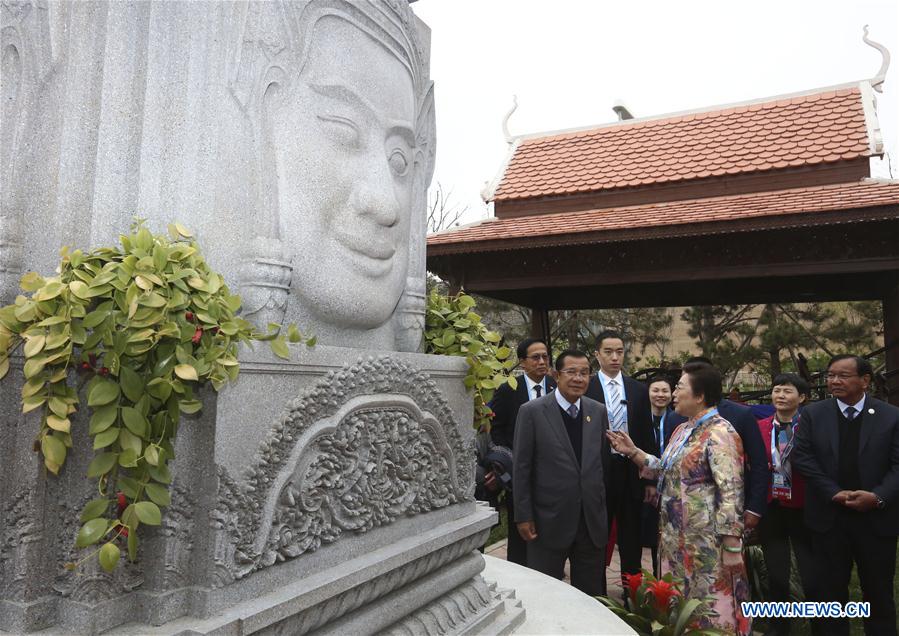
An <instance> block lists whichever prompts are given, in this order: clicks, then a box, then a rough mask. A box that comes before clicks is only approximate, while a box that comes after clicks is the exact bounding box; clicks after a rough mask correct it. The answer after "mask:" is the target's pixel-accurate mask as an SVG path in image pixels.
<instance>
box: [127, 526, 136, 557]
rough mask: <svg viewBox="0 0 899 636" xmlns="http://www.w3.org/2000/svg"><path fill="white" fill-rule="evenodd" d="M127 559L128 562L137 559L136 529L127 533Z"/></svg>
mask: <svg viewBox="0 0 899 636" xmlns="http://www.w3.org/2000/svg"><path fill="white" fill-rule="evenodd" d="M128 559H129V560H130V561H135V560H136V559H137V528H134V529H130V530H129V532H128Z"/></svg>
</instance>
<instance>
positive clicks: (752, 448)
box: [665, 356, 771, 533]
mask: <svg viewBox="0 0 899 636" xmlns="http://www.w3.org/2000/svg"><path fill="white" fill-rule="evenodd" d="M689 362H705V363H706V364H712V362H711V361H710V360H709V359H708V358H704V357H702V356H696V357H693V358H690V359H689V360H687V362H686V363H685V364H687V363H689ZM718 413H719V415H721V417H723V418H724V419H726V420H727V421H728V422H730V423H731V426H733V427H734V430H735V431H737V435H739V436H740V439H741V440H742V442H743V452H744V453H745V455H746V462H747V463H748V466H747V467H746V470H745V471H744V473H743V474H744V477H743V491H744V493H745V494H744V497H743V527H744V528H745V530H746V532H747V533H749V532H752V531H753V530H754V529H755V528H756V527H757V526H758V525H759V521H761V520H762V515H763V514H765V509H766V508H767V507H768V486H769V485H770V481H771V471H770V470H769V469H768V455H767V453H766V452H765V442H764V441H763V440H762V434H761V433H760V432H759V426H758V421H757V420H756V419H755V416H754V415H753V414H752V409H750V408H749V407H748V406H745V405H743V404H738V403H736V402H731V401H730V400H721V401H720V402H719V403H718ZM665 419H666V421H665V434H666V435H667V436H668V437H669V438H670V437H671V434H672V433H673V432H674V429H676V428H677V427H678V426H680V425H681V424H682V423H683V422H685V421H686V418H684V417H682V416H680V415H678V414H677V413H676V412H672V413H671V415H670V416H669V417H667V418H665ZM669 420H670V421H669ZM666 444H667V440H666Z"/></svg>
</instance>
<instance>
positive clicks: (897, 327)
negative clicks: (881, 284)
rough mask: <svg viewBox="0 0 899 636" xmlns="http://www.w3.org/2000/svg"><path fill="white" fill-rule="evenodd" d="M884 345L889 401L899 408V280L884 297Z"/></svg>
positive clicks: (894, 282) (888, 286)
mask: <svg viewBox="0 0 899 636" xmlns="http://www.w3.org/2000/svg"><path fill="white" fill-rule="evenodd" d="M883 344H884V346H885V347H886V352H885V354H884V357H885V359H886V374H887V382H886V385H887V399H888V400H889V402H890V404H894V405H896V406H899V278H897V279H894V280H893V281H892V285H887V292H886V293H885V294H884V296H883Z"/></svg>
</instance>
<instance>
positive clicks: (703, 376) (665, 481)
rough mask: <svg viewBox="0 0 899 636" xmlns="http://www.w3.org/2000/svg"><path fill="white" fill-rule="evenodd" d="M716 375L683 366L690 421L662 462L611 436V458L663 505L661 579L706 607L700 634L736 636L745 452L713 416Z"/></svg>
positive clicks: (684, 406) (742, 623) (745, 590)
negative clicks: (626, 461)
mask: <svg viewBox="0 0 899 636" xmlns="http://www.w3.org/2000/svg"><path fill="white" fill-rule="evenodd" d="M720 400H721V375H720V374H719V373H718V371H717V370H716V369H715V368H714V367H713V366H711V365H709V364H706V363H704V362H693V363H688V364H686V365H685V366H684V374H683V375H682V376H681V379H680V381H679V382H678V384H677V387H675V390H674V402H675V410H676V411H677V412H678V413H679V414H681V415H683V416H684V417H688V418H689V419H688V420H687V421H686V422H684V423H683V424H681V425H680V426H679V427H678V428H677V429H676V430H675V431H674V433H673V434H672V436H671V440H670V441H669V442H668V446H666V447H665V452H664V453H663V454H662V457H661V458H658V457H654V456H652V455H649V454H648V453H645V452H643V451H642V450H640V449H639V448H637V447H636V446H635V445H634V443H633V442H632V441H631V439H630V438H629V437H628V436H627V434H626V433H619V432H609V433H608V436H609V441H610V442H611V444H612V446H613V447H614V448H615V450H616V451H618V452H619V453H623V454H624V455H626V456H628V457H630V459H631V461H633V462H634V463H636V464H637V465H638V466H641V467H642V471H643V475H644V476H645V477H649V478H651V477H657V478H658V480H659V486H658V492H659V495H660V497H661V509H660V517H659V528H660V539H659V557H660V560H661V561H662V571H663V572H665V571H670V572H671V573H672V574H673V575H674V576H675V577H676V578H679V579H683V581H684V594H685V595H686V596H687V597H689V598H696V599H701V600H705V601H707V602H708V603H709V605H710V607H711V612H710V613H709V614H708V615H706V616H704V617H703V618H702V620H701V626H702V627H714V628H718V629H722V630H725V631H727V632H728V633H732V634H739V635H741V636H743V635H748V634H750V633H751V622H750V620H749V619H747V618H746V617H744V616H743V613H742V610H741V606H740V603H741V602H742V601H748V600H749V586H748V583H747V581H746V571H745V567H744V564H743V554H742V539H741V537H742V535H743V445H742V442H741V441H740V436H739V435H738V434H737V433H736V431H734V429H733V427H732V426H731V425H730V423H729V422H728V421H727V420H725V419H723V418H722V417H721V416H719V415H718V409H717V408H716V405H717V404H718V402H719V401H720Z"/></svg>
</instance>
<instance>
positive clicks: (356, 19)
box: [0, 0, 523, 634]
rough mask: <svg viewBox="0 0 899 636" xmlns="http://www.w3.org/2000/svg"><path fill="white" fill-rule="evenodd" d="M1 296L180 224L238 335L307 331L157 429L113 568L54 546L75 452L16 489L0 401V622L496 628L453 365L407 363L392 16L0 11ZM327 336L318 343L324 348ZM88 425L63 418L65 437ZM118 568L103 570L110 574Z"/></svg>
mask: <svg viewBox="0 0 899 636" xmlns="http://www.w3.org/2000/svg"><path fill="white" fill-rule="evenodd" d="M0 20H2V21H0V39H2V41H0V56H2V57H0V61H2V71H3V73H2V77H0V79H2V85H0V98H2V116H3V121H2V141H3V147H2V150H0V151H2V159H3V164H2V166H0V176H2V197H3V199H2V203H3V205H2V210H0V295H2V298H0V300H2V301H3V302H9V301H11V300H12V298H13V297H14V295H15V293H17V289H16V288H17V283H18V279H19V277H20V275H21V274H22V273H23V272H25V271H28V270H37V271H41V272H49V271H52V268H53V267H54V266H55V265H54V261H55V258H56V252H57V249H58V248H59V246H60V245H62V244H74V245H79V246H84V245H93V246H96V245H99V244H103V243H109V242H111V241H113V240H115V238H116V237H117V235H118V233H119V232H120V231H121V230H122V229H123V228H126V227H127V226H128V224H129V223H130V220H131V217H132V216H133V215H134V214H135V213H136V214H139V215H141V216H144V217H148V219H149V225H150V226H152V227H153V228H154V229H156V228H158V227H160V226H164V224H165V223H166V222H169V221H174V220H178V221H180V222H182V223H183V224H184V225H185V226H187V227H191V228H193V229H195V230H196V231H197V234H198V236H199V238H200V240H201V243H202V244H203V246H204V250H205V251H206V252H207V256H208V259H209V261H210V263H211V264H212V265H213V266H214V267H215V268H216V269H218V270H219V271H221V272H222V273H223V274H224V276H225V279H226V282H227V283H228V284H229V285H231V286H232V288H234V287H239V288H240V291H241V293H242V295H243V297H244V311H245V316H247V317H248V318H250V319H252V320H255V321H256V322H257V323H259V324H261V325H263V326H264V324H265V323H267V322H282V321H294V322H297V323H298V324H299V325H300V326H302V327H303V328H304V330H308V331H312V332H314V333H315V334H316V335H317V336H318V340H319V343H320V344H319V345H317V346H316V347H315V348H313V349H309V350H307V349H305V348H299V347H295V348H294V349H293V351H292V357H291V359H290V360H289V361H284V360H281V359H277V358H274V357H272V356H271V355H269V354H267V353H259V352H252V351H246V352H245V353H244V354H242V356H241V360H240V362H241V376H240V378H239V380H238V382H237V383H236V384H235V385H233V386H231V387H228V388H227V389H226V390H225V391H223V392H222V393H220V394H218V395H217V396H216V395H212V394H207V395H206V396H205V398H204V408H203V411H202V413H201V415H199V416H197V417H196V418H186V419H182V422H181V424H180V425H179V432H178V437H177V444H176V459H175V460H174V461H173V462H172V463H171V465H170V468H171V471H172V475H173V480H174V483H173V487H172V504H171V506H168V507H166V508H165V509H164V513H163V522H162V525H161V526H160V527H158V528H155V529H153V528H148V527H146V526H144V527H142V528H141V529H140V532H141V533H142V534H141V537H142V539H141V541H142V543H141V551H140V555H141V558H140V559H139V560H138V561H137V562H135V563H130V562H123V563H121V564H120V566H119V567H118V568H117V569H115V570H114V571H113V572H112V573H107V572H105V571H103V570H101V569H100V568H99V566H98V565H97V562H96V560H95V559H88V560H86V561H85V562H84V563H83V564H82V565H81V566H80V567H79V568H77V569H76V570H75V571H70V570H69V569H66V568H65V567H64V564H65V563H67V562H73V561H77V560H80V559H82V558H83V557H84V556H85V554H86V552H85V550H78V549H76V548H75V547H74V541H73V540H74V536H75V533H77V531H78V524H77V521H76V520H77V517H78V514H79V511H80V510H81V508H82V506H83V505H84V504H85V502H87V501H89V500H90V499H92V498H94V497H96V492H93V491H92V490H91V487H90V482H89V481H88V480H86V479H84V478H83V475H84V474H85V472H86V470H87V466H88V463H89V462H90V460H91V458H92V456H93V449H91V448H90V446H89V443H88V442H87V438H86V436H81V437H78V441H76V442H75V444H74V446H75V447H74V448H72V449H71V450H70V452H69V454H68V457H67V461H66V466H65V467H64V468H63V470H62V471H61V473H60V476H59V477H58V478H49V479H48V478H46V476H44V475H42V474H41V471H40V468H39V465H38V462H37V457H36V455H35V454H34V453H33V451H32V444H33V440H34V437H35V435H36V432H37V430H39V421H38V419H37V418H36V417H35V413H33V412H32V413H29V414H26V415H22V414H21V412H20V409H19V391H20V390H21V386H22V382H23V378H22V362H23V361H22V359H21V358H13V359H11V371H10V374H9V376H8V377H7V379H6V380H5V381H4V382H3V383H0V414H2V418H3V422H2V426H0V631H4V630H5V631H11V632H14V633H19V632H29V631H36V630H42V629H50V630H51V631H62V632H76V633H99V632H103V631H106V630H119V629H120V630H123V631H125V632H127V633H159V634H170V633H192V634H203V633H213V632H214V633H246V634H249V633H260V634H265V633H268V634H276V633H284V634H288V633H289V634H305V633H309V632H312V631H315V632H316V633H370V632H375V631H382V630H386V631H388V632H390V633H421V632H423V631H424V632H432V633H473V632H479V631H487V632H495V633H504V632H505V631H508V629H509V628H510V626H511V625H514V624H515V623H516V622H519V621H521V620H522V618H523V612H522V610H521V608H520V606H516V604H515V603H514V600H513V599H512V598H511V597H510V595H509V594H508V593H501V592H499V591H498V590H496V589H495V588H491V587H489V586H487V585H486V584H485V583H484V581H483V580H482V579H481V578H480V577H479V575H478V573H479V572H480V571H481V570H482V569H483V567H484V561H483V558H482V557H481V555H480V554H479V553H478V552H477V548H478V546H480V545H482V544H483V542H484V540H485V539H486V535H487V533H488V532H489V528H490V526H491V525H492V523H493V520H494V518H495V513H494V512H493V511H492V510H489V509H487V508H485V507H482V506H480V505H477V504H476V503H475V502H474V500H473V498H472V493H473V475H474V466H473V461H474V460H473V452H472V451H473V442H472V436H473V434H472V431H471V427H470V422H471V418H472V402H471V396H470V395H469V394H468V393H467V392H466V390H465V388H464V384H463V382H462V378H463V377H464V375H465V371H466V365H465V362H464V360H462V359H460V358H444V357H439V356H425V355H422V354H419V353H416V352H417V351H418V350H419V347H420V344H421V335H422V330H423V326H424V301H425V297H424V294H425V269H424V267H425V265H424V263H425V259H424V249H425V196H426V189H427V186H428V183H429V181H430V178H431V173H432V170H433V164H434V137H435V134H434V107H433V88H432V82H431V81H430V79H429V69H428V48H429V31H428V29H427V27H426V26H425V25H424V24H422V23H421V22H420V21H419V20H418V19H417V18H416V17H415V15H414V14H413V13H412V11H411V10H410V8H409V6H408V4H407V3H406V2H405V1H404V0H270V1H262V0H260V1H255V0H252V1H250V0H244V1H235V2H140V1H137V2H130V1H129V2H112V3H103V2H80V1H63V0H60V1H59V2H50V1H48V0H0ZM332 345H339V346H332ZM88 416H89V413H86V412H79V413H77V414H73V415H72V416H71V419H72V427H73V430H81V429H83V428H85V427H87V417H88ZM123 561H124V557H123Z"/></svg>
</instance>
